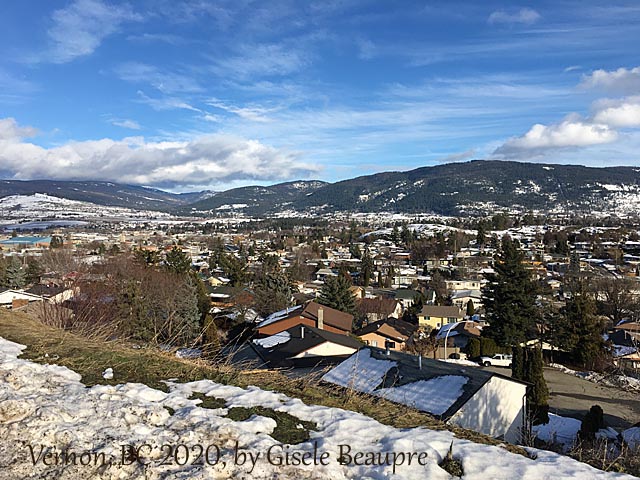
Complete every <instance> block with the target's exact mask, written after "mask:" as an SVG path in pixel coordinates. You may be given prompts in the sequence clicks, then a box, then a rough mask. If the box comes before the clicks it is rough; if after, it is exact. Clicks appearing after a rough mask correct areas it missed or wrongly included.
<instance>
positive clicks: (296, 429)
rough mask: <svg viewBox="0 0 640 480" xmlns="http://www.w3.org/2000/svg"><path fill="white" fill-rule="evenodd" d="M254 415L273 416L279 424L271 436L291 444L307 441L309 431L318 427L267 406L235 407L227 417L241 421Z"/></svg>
mask: <svg viewBox="0 0 640 480" xmlns="http://www.w3.org/2000/svg"><path fill="white" fill-rule="evenodd" d="M252 415H260V416H261V417H269V418H273V419H274V420H275V421H276V424H277V425H276V428H275V429H274V431H273V433H271V437H273V439H274V440H277V441H279V442H281V443H288V444H289V445H296V444H298V443H302V442H306V441H307V440H309V438H310V437H309V431H310V430H316V429H317V428H318V426H317V425H316V424H315V423H313V422H306V421H304V420H300V419H299V418H297V417H294V416H293V415H289V414H288V413H285V412H279V411H277V410H273V409H272V408H265V407H251V408H246V407H233V408H230V409H229V413H228V414H227V418H230V419H231V420H234V421H236V422H241V421H245V420H248V419H249V418H251V416H252Z"/></svg>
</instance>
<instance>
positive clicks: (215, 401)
mask: <svg viewBox="0 0 640 480" xmlns="http://www.w3.org/2000/svg"><path fill="white" fill-rule="evenodd" d="M189 400H200V403H199V404H198V406H199V407H202V408H210V409H212V410H216V409H218V408H224V407H225V406H226V404H227V402H226V401H225V400H224V399H222V398H217V397H207V396H206V395H205V394H204V393H200V392H193V393H192V394H191V396H190V397H189Z"/></svg>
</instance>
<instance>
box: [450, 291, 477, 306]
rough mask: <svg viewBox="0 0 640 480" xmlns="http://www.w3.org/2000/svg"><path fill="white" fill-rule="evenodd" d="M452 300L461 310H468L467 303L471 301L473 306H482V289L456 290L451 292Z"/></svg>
mask: <svg viewBox="0 0 640 480" xmlns="http://www.w3.org/2000/svg"><path fill="white" fill-rule="evenodd" d="M451 301H452V302H453V304H454V305H456V306H457V307H459V308H460V309H461V310H463V311H466V309H467V304H468V303H469V302H470V301H471V303H472V304H473V308H474V309H475V310H477V309H478V308H480V307H482V293H481V292H480V290H454V291H453V292H451Z"/></svg>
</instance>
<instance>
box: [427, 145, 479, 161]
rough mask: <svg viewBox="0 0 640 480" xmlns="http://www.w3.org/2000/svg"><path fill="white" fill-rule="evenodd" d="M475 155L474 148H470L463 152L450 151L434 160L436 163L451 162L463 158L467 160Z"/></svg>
mask: <svg viewBox="0 0 640 480" xmlns="http://www.w3.org/2000/svg"><path fill="white" fill-rule="evenodd" d="M474 155H476V149H475V148H471V149H469V150H466V151H464V152H458V153H452V154H450V155H446V156H444V157H441V158H437V159H436V162H438V163H453V162H462V161H463V160H468V159H470V158H472V157H473V156H474Z"/></svg>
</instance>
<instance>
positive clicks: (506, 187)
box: [0, 160, 640, 216]
mask: <svg viewBox="0 0 640 480" xmlns="http://www.w3.org/2000/svg"><path fill="white" fill-rule="evenodd" d="M35 193H44V194H47V195H51V196H57V197H61V198H66V199H70V200H80V201H84V202H91V203H94V204H98V205H106V206H117V207H127V208H134V209H140V210H157V211H163V212H172V213H178V214H182V215H190V214H199V215H211V214H224V213H230V212H236V213H243V214H246V215H249V216H262V215H266V214H271V213H277V212H283V211H291V210H296V211H299V212H307V213H330V212H335V211H354V212H399V213H421V212H424V213H437V214H443V215H475V214H486V213H492V212H494V211H496V209H505V208H506V209H510V210H513V211H528V210H538V211H542V212H567V211H568V212H594V213H595V212H601V213H613V212H615V213H618V214H622V215H626V214H634V215H637V214H638V211H637V205H638V204H640V169H639V168H634V167H607V168H591V167H584V166H580V165H557V164H541V163H521V162H506V161H484V160H473V161H470V162H463V163H448V164H442V165H436V166H432V167H422V168H417V169H415V170H410V171H406V172H384V173H378V174H375V175H367V176H362V177H356V178H353V179H350V180H344V181H341V182H336V183H326V182H321V181H317V180H312V181H295V182H286V183H279V184H276V185H271V186H249V187H240V188H234V189H231V190H226V191H221V192H211V191H202V192H193V193H183V194H174V193H168V192H164V191H162V190H158V189H154V188H147V187H140V186H131V185H121V184H115V183H109V182H75V181H69V182H66V181H52V180H34V181H16V180H0V198H3V197H6V196H9V195H33V194H35Z"/></svg>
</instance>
